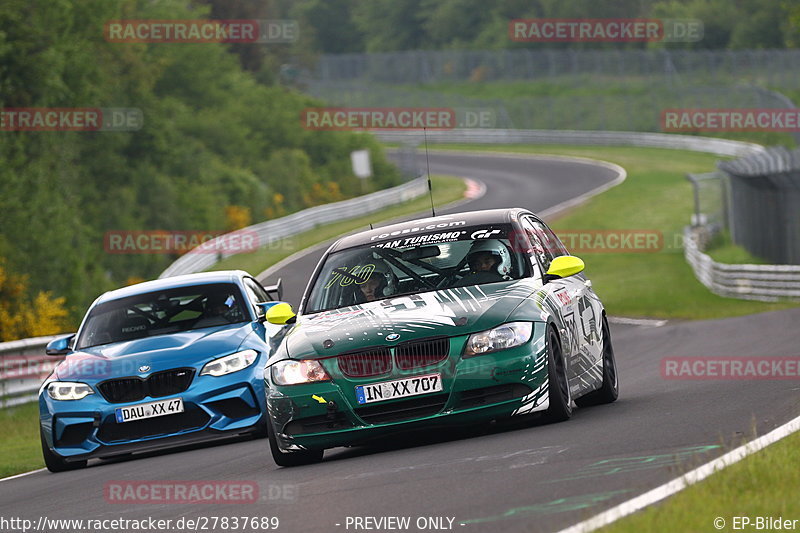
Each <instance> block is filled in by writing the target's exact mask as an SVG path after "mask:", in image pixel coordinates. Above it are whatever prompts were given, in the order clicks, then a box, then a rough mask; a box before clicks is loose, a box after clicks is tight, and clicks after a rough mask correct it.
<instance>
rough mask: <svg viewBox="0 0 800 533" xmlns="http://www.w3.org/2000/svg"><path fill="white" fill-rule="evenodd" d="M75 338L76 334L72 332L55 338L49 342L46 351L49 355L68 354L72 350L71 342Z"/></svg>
mask: <svg viewBox="0 0 800 533" xmlns="http://www.w3.org/2000/svg"><path fill="white" fill-rule="evenodd" d="M74 338H75V334H74V333H70V334H69V335H64V336H63V337H58V338H57V339H53V340H51V341H50V342H48V343H47V347H46V348H45V349H44V353H46V354H47V355H67V354H68V353H69V352H70V351H71V349H70V343H71V342H72V339H74Z"/></svg>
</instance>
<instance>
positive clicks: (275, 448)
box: [267, 422, 325, 466]
mask: <svg viewBox="0 0 800 533" xmlns="http://www.w3.org/2000/svg"><path fill="white" fill-rule="evenodd" d="M267 438H268V439H269V450H270V451H271V452H272V459H273V460H274V461H275V464H276V465H278V466H301V465H308V464H312V463H318V462H320V461H322V455H323V454H324V453H325V450H298V451H291V452H285V451H283V450H281V448H280V446H279V445H278V439H277V438H276V437H275V432H274V431H273V429H272V424H271V423H270V422H267Z"/></svg>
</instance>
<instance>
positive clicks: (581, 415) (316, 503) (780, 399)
mask: <svg viewBox="0 0 800 533" xmlns="http://www.w3.org/2000/svg"><path fill="white" fill-rule="evenodd" d="M430 160H431V171H432V173H434V174H450V175H458V176H463V177H467V178H471V179H475V180H480V181H481V182H483V183H484V184H485V185H486V187H487V189H486V194H485V195H484V196H483V197H482V198H480V199H477V200H475V201H473V202H470V203H467V204H464V205H462V206H461V207H460V208H459V209H462V210H465V209H469V210H472V209H485V208H491V207H512V206H519V207H526V208H529V209H532V210H533V211H542V210H545V209H547V208H549V207H551V206H554V205H556V204H559V203H561V202H563V201H565V200H568V199H570V198H572V197H575V196H578V195H580V194H582V193H584V192H586V191H588V190H591V189H593V188H595V187H597V186H598V185H601V184H602V183H605V182H609V181H611V180H613V179H614V178H615V177H616V174H615V172H613V171H612V170H611V169H608V168H605V167H595V166H593V165H590V164H586V163H579V162H568V161H563V160H553V161H547V160H542V159H525V158H506V157H501V156H488V155H482V156H480V157H476V156H472V155H462V154H452V155H445V154H442V153H432V154H431V157H430ZM319 254H321V251H319V252H318V253H314V254H309V255H306V256H304V257H301V258H300V259H298V260H297V261H295V262H293V263H292V264H291V265H286V266H284V267H283V268H281V269H279V271H278V272H275V273H272V274H271V275H270V278H271V279H273V278H274V277H277V276H280V277H282V278H283V280H284V284H285V288H286V294H287V299H288V300H289V301H291V302H293V303H296V302H297V301H298V300H299V297H300V291H301V290H302V287H303V286H304V284H305V281H306V280H307V278H308V275H309V273H310V272H311V269H312V268H313V266H314V264H315V262H316V259H317V257H318V256H319ZM587 275H589V277H591V262H588V263H587ZM620 282H621V283H622V282H624V280H623V279H620ZM595 289H596V291H597V293H598V295H599V296H600V297H601V298H602V296H603V287H602V286H596V287H595ZM609 311H610V314H612V315H613V309H611V310H609ZM798 323H800V309H795V310H790V311H783V312H778V313H769V314H763V315H757V316H750V317H742V318H735V319H726V320H717V321H706V322H686V323H681V322H670V323H667V324H665V325H662V326H660V327H655V326H652V325H641V326H633V325H622V324H615V323H612V324H611V333H612V338H613V340H614V346H615V350H616V356H617V364H618V368H619V375H620V398H619V400H618V401H617V402H616V403H614V404H611V405H606V406H600V407H593V408H587V409H576V410H575V413H574V416H573V418H572V420H570V421H568V422H564V423H560V424H553V425H544V424H541V423H538V422H537V421H535V420H520V421H517V422H515V423H514V424H513V425H509V424H497V425H487V426H484V427H480V428H474V429H470V430H465V431H464V432H462V433H453V432H448V433H441V432H430V433H427V434H422V435H420V434H417V435H413V436H408V437H407V438H405V439H404V440H395V441H392V442H390V443H386V444H384V445H381V446H374V447H364V448H361V447H358V448H339V449H335V450H328V451H326V452H325V460H324V461H323V462H322V463H320V464H317V465H311V466H305V467H298V468H283V469H281V468H278V467H276V466H275V464H274V463H273V462H272V459H271V457H270V454H269V450H268V446H267V441H266V440H265V439H262V440H248V441H238V442H232V443H229V444H223V445H215V446H203V447H196V448H192V449H189V450H182V451H177V452H171V453H161V454H157V455H150V456H147V457H144V458H138V459H135V460H118V461H114V462H101V461H93V462H91V463H90V465H89V467H88V468H86V469H83V470H78V471H74V472H66V473H61V474H50V473H48V472H46V471H38V472H35V473H33V474H30V475H26V476H22V477H18V478H15V479H9V480H6V481H2V482H0V502H1V503H0V507H2V510H1V511H0V515H2V516H5V517H11V516H13V517H19V518H26V519H30V520H32V521H33V523H34V524H37V523H39V520H40V518H41V517H46V518H47V519H48V520H52V519H68V518H75V519H84V520H85V519H101V520H105V519H108V520H110V519H115V518H125V519H133V520H142V519H146V518H149V517H152V518H155V519H172V520H173V522H172V524H171V526H170V527H169V528H168V529H166V531H189V530H191V531H194V529H188V528H186V527H183V528H182V529H181V528H179V527H177V526H176V520H179V519H181V518H184V519H186V518H192V519H197V518H200V517H213V516H216V517H223V516H224V517H277V518H278V519H279V526H278V527H277V528H276V529H273V530H277V531H284V532H290V533H306V532H308V533H312V532H319V533H323V532H324V533H328V532H337V531H366V530H368V529H366V527H367V526H369V527H370V529H369V530H371V531H390V530H394V531H397V530H405V531H422V530H425V531H432V530H441V531H444V530H457V531H463V532H468V531H480V532H483V531H500V532H502V531H514V532H519V531H558V530H560V529H562V528H564V527H567V526H569V525H572V524H574V523H577V522H579V521H581V520H582V519H584V518H588V517H589V516H592V515H594V514H596V513H598V512H601V511H602V510H604V509H607V508H609V507H611V506H613V505H615V504H617V503H619V502H621V501H625V500H627V499H630V498H632V497H634V496H636V495H637V494H640V493H642V492H645V491H647V490H649V489H651V488H653V487H655V486H657V485H660V484H661V483H664V482H666V481H668V480H670V479H672V478H674V477H676V476H677V475H678V474H679V473H680V472H682V471H683V470H685V469H686V468H687V467H689V466H692V465H696V464H698V463H699V462H705V461H707V460H709V459H711V458H713V457H715V456H719V455H721V454H722V453H723V451H725V450H724V449H723V447H721V446H720V445H721V444H722V443H723V442H724V443H726V444H730V443H732V442H738V440H741V439H743V438H747V437H750V436H751V435H752V431H753V428H754V427H755V428H756V430H757V431H758V433H759V434H763V433H765V432H767V431H768V430H770V429H772V428H774V427H776V426H777V425H780V424H782V423H784V422H786V421H788V420H789V419H791V418H793V417H794V416H795V415H796V413H797V405H796V404H797V401H796V398H797V389H798V386H797V383H796V381H758V380H740V381H736V380H729V381H685V380H668V379H663V378H662V376H661V360H662V358H664V357H681V356H686V357H694V356H787V355H793V354H797V348H796V346H797V344H796V342H797V341H796V325H797V324H798ZM737 439H738V440H737ZM126 480H137V481H147V482H157V481H185V480H212V481H235V482H241V481H247V482H255V483H256V484H257V485H258V501H257V502H256V503H247V504H212V505H208V504H204V505H200V504H181V505H178V504H170V503H163V502H162V503H157V504H146V503H136V504H130V503H110V502H109V501H108V500H107V498H106V493H105V492H104V489H107V487H108V485H107V484H108V483H115V482H120V481H126ZM716 516H718V513H717V512H716V510H715V509H709V510H708V526H709V527H708V530H709V531H712V530H714V528H713V524H712V521H713V519H714V518H715V517H716ZM366 517H374V518H375V519H381V518H384V519H385V518H387V517H401V518H406V517H407V518H408V520H409V522H408V527H406V528H405V529H398V528H395V529H390V528H389V527H385V526H391V525H395V526H396V525H398V524H403V522H382V523H381V525H382V526H384V527H377V526H378V522H375V521H368V520H366ZM357 518H359V519H361V520H360V521H357V520H356V519H357ZM184 523H185V522H184ZM206 524H207V526H209V527H208V529H206V530H208V531H211V530H212V529H210V523H209V522H206ZM358 524H361V527H356V526H357V525H358ZM199 529H200V530H202V528H199ZM51 530H52V531H76V530H77V529H76V528H72V529H68V528H63V529H55V528H52V529H51ZM216 530H218V531H223V530H224V529H223V528H222V527H219V524H218V527H217V528H216ZM227 530H232V529H231V528H230V526H229V527H228V529H227ZM238 530H239V531H263V530H265V529H261V528H259V529H256V528H251V527H248V528H246V529H241V525H240V529H238Z"/></svg>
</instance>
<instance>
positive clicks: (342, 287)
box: [303, 224, 530, 313]
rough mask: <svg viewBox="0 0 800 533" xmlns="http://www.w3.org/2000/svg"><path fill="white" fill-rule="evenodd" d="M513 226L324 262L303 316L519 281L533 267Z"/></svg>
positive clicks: (416, 240)
mask: <svg viewBox="0 0 800 533" xmlns="http://www.w3.org/2000/svg"><path fill="white" fill-rule="evenodd" d="M514 235H515V232H514V230H513V227H512V226H511V225H510V224H498V225H490V226H475V227H460V228H458V229H457V230H453V231H449V230H448V231H441V232H431V233H424V234H417V235H414V236H412V237H399V238H398V237H392V236H389V237H387V238H385V239H376V241H375V242H372V243H369V244H365V245H363V246H358V247H353V248H348V249H345V250H341V251H338V252H334V253H332V254H330V255H329V256H328V257H326V258H325V262H324V264H323V266H322V269H321V270H320V272H319V275H318V276H317V277H316V279H315V281H314V286H313V287H312V289H311V291H310V292H309V293H308V299H307V302H306V304H305V309H304V311H303V312H304V313H316V312H320V311H325V310H328V309H336V308H339V307H346V306H350V305H358V304H361V303H365V302H370V301H375V300H381V299H384V298H389V297H393V296H398V295H403V294H414V293H419V292H426V291H432V290H440V289H449V288H453V287H466V286H470V285H480V284H483V283H494V282H498V281H504V280H512V279H519V278H522V277H524V276H527V275H528V272H529V268H530V265H529V262H528V261H527V260H526V256H525V254H524V253H523V252H522V251H521V250H520V248H521V247H519V246H512V245H511V242H512V241H514Z"/></svg>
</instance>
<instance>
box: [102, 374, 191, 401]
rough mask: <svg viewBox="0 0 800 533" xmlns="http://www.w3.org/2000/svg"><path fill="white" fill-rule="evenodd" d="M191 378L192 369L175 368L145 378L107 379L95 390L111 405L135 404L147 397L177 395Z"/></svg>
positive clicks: (184, 388) (187, 384)
mask: <svg viewBox="0 0 800 533" xmlns="http://www.w3.org/2000/svg"><path fill="white" fill-rule="evenodd" d="M193 377H194V369H193V368H176V369H173V370H165V371H163V372H156V373H155V374H151V375H150V376H148V377H147V378H139V377H125V378H117V379H109V380H107V381H104V382H102V383H100V384H99V385H98V386H97V388H98V389H100V394H102V395H103V398H105V399H106V400H108V401H109V402H111V403H124V402H136V401H139V400H142V399H144V398H146V397H147V396H150V397H151V398H160V397H162V396H170V395H171V394H179V393H181V392H183V391H185V390H186V389H188V388H189V384H191V382H192V378H193Z"/></svg>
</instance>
